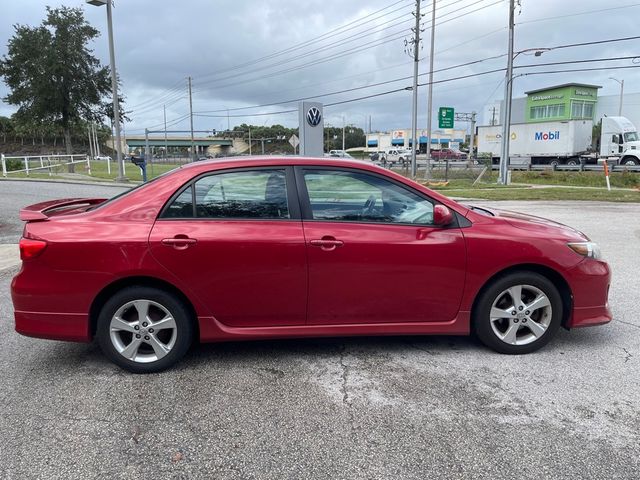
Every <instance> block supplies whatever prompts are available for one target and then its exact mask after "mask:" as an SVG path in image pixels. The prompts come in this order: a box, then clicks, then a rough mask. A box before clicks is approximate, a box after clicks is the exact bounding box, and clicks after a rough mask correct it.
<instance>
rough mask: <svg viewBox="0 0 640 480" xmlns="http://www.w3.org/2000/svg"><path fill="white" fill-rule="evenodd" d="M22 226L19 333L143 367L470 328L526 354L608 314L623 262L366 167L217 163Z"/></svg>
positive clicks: (31, 216)
mask: <svg viewBox="0 0 640 480" xmlns="http://www.w3.org/2000/svg"><path fill="white" fill-rule="evenodd" d="M20 217H21V218H22V220H24V221H26V222H27V223H26V226H25V229H24V237H23V238H22V239H21V241H20V253H21V257H22V261H23V262H22V269H21V270H20V272H19V273H18V275H17V276H16V277H15V278H14V279H13V282H12V285H11V287H12V298H13V304H14V308H15V321H16V330H17V331H18V332H19V333H21V334H23V335H29V336H33V337H41V338H52V339H58V340H72V341H82V342H89V341H91V340H92V339H94V338H96V339H97V341H98V343H99V344H100V346H101V348H102V349H103V351H104V353H105V354H106V356H107V357H109V358H110V359H111V360H113V361H114V362H115V363H116V364H118V365H120V366H121V367H123V368H125V369H127V370H130V371H132V372H139V373H144V372H154V371H159V370H162V369H165V368H167V367H169V366H171V365H173V364H174V363H176V362H177V361H178V360H179V359H180V358H181V357H182V356H183V355H184V354H185V353H186V352H187V350H188V348H189V346H190V344H191V343H192V342H193V341H201V342H219V341H225V340H255V339H265V338H292V337H320V336H344V335H424V334H448V335H466V334H469V333H470V332H471V331H474V332H475V333H476V334H477V336H478V338H479V339H480V340H481V341H482V342H483V343H485V344H486V345H488V346H489V347H491V348H492V349H494V350H497V351H498V352H502V353H511V354H514V353H515V354H517V353H527V352H531V351H534V350H536V349H538V348H540V347H542V346H543V345H545V344H546V343H547V342H548V341H549V340H551V338H552V337H553V336H554V334H555V333H556V332H557V330H558V329H559V328H560V327H561V326H563V327H565V328H573V327H583V326H588V325H599V324H603V323H607V322H609V321H610V320H611V312H610V311H609V308H608V302H607V295H608V289H609V281H610V272H609V267H608V265H607V264H606V263H605V262H603V261H602V260H601V259H600V253H599V250H598V247H597V246H596V245H595V244H594V243H592V242H590V241H589V239H588V238H587V237H586V236H585V235H584V234H582V233H580V232H578V231H576V230H574V229H572V228H569V227H566V226H563V225H560V224H557V223H554V222H551V221H548V220H545V219H542V218H536V217H528V216H524V215H519V214H516V213H509V212H502V211H497V210H487V209H482V208H477V207H468V206H464V205H461V204H459V203H456V202H454V201H453V200H450V199H448V198H446V197H444V196H442V195H440V194H438V193H436V192H433V191H431V190H429V189H428V188H425V187H423V186H421V185H419V184H417V183H414V182H412V181H410V180H408V179H406V178H404V177H402V176H400V175H397V174H395V173H393V172H390V171H388V170H384V169H381V168H378V167H376V166H374V165H371V164H366V163H364V162H357V161H346V160H332V159H331V160H330V159H309V158H295V157H290V158H268V159H266V158H250V159H242V160H216V161H214V162H210V161H204V162H198V163H194V164H190V165H188V166H185V167H181V168H178V169H176V170H173V171H172V172H170V173H168V174H165V175H163V176H162V177H159V178H157V179H155V180H153V181H151V182H149V183H147V184H144V185H142V186H140V187H137V188H134V189H132V190H130V191H128V192H126V193H124V194H122V195H120V196H118V197H115V198H112V199H110V200H104V199H64V200H55V201H49V202H44V203H40V204H37V205H32V206H30V207H26V208H24V209H23V210H21V212H20Z"/></svg>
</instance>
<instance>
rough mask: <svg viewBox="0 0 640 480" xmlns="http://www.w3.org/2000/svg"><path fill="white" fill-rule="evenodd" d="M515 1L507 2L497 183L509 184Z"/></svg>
mask: <svg viewBox="0 0 640 480" xmlns="http://www.w3.org/2000/svg"><path fill="white" fill-rule="evenodd" d="M515 9H516V6H515V0H510V2H509V52H508V53H507V55H508V56H507V73H506V77H505V82H504V84H505V85H504V115H503V122H502V149H501V153H500V180H499V183H501V184H503V185H507V184H508V183H509V173H508V172H509V135H510V133H511V132H510V131H511V97H512V95H513V30H514V15H515Z"/></svg>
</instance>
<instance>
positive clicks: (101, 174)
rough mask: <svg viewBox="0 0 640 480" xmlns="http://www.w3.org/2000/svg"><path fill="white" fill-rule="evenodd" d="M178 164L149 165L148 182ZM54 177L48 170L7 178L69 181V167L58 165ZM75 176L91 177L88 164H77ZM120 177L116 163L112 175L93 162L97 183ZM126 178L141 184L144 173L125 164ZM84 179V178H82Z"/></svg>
mask: <svg viewBox="0 0 640 480" xmlns="http://www.w3.org/2000/svg"><path fill="white" fill-rule="evenodd" d="M179 166H180V165H178V164H164V163H154V164H153V165H147V180H151V179H152V178H155V177H157V176H159V175H162V174H163V173H166V172H168V171H170V170H173V169H174V168H177V167H179ZM51 170H52V175H51V176H49V173H48V172H47V171H46V170H40V171H37V170H35V171H31V172H29V175H27V174H26V173H25V172H20V173H9V175H8V176H7V178H37V179H56V180H63V179H69V178H70V177H69V173H68V171H69V170H68V167H67V166H66V165H56V166H53V167H52V169H51ZM74 173H75V174H77V175H81V176H87V177H89V171H88V168H87V164H86V163H76V164H75V171H74ZM117 176H118V165H117V164H116V163H115V162H111V173H109V170H108V168H107V163H106V162H103V161H100V162H91V175H90V178H91V179H93V180H96V181H101V180H103V181H112V180H115V179H116V177H117ZM125 176H126V177H127V178H128V179H129V180H130V181H132V182H141V181H142V172H141V171H140V168H138V167H137V166H136V165H134V164H132V163H130V162H129V163H127V162H125ZM81 178H82V177H81Z"/></svg>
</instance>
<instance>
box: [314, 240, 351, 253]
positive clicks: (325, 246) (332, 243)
mask: <svg viewBox="0 0 640 480" xmlns="http://www.w3.org/2000/svg"><path fill="white" fill-rule="evenodd" d="M309 243H310V244H311V245H313V246H314V247H320V248H321V249H322V250H325V251H328V252H329V251H331V250H335V249H336V247H341V246H343V245H344V242H343V241H342V240H336V239H335V238H333V237H322V238H321V239H319V240H311V241H310V242H309Z"/></svg>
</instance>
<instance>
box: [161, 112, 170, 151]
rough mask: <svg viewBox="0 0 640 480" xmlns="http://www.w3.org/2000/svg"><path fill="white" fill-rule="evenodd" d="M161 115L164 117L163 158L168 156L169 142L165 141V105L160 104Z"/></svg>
mask: <svg viewBox="0 0 640 480" xmlns="http://www.w3.org/2000/svg"><path fill="white" fill-rule="evenodd" d="M162 115H163V117H164V158H165V159H166V158H167V157H168V153H169V144H168V143H167V106H166V105H162Z"/></svg>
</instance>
